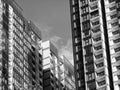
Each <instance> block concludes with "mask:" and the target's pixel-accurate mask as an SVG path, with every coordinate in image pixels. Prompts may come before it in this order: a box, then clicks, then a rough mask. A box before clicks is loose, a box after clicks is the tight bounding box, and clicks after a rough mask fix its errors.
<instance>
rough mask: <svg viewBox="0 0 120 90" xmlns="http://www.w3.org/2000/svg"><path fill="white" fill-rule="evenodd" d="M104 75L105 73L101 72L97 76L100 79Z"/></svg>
mask: <svg viewBox="0 0 120 90" xmlns="http://www.w3.org/2000/svg"><path fill="white" fill-rule="evenodd" d="M103 75H105V71H101V72H99V73H97V76H99V77H101V76H103Z"/></svg>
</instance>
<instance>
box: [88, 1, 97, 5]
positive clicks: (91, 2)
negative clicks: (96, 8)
mask: <svg viewBox="0 0 120 90" xmlns="http://www.w3.org/2000/svg"><path fill="white" fill-rule="evenodd" d="M96 2H97V0H89V3H90V4H93V3H96Z"/></svg>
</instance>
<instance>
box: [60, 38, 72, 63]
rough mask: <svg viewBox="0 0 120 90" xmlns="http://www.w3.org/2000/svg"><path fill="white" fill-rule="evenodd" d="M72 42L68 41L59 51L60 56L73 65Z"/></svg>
mask: <svg viewBox="0 0 120 90" xmlns="http://www.w3.org/2000/svg"><path fill="white" fill-rule="evenodd" d="M72 52H73V51H72V40H71V39H69V40H68V41H67V43H66V45H64V46H62V47H61V49H60V55H64V56H65V57H66V58H67V59H68V60H69V61H70V62H71V63H72V64H73V53H72Z"/></svg>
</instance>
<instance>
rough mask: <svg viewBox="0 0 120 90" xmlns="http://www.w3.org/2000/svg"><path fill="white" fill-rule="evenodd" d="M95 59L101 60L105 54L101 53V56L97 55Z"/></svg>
mask: <svg viewBox="0 0 120 90" xmlns="http://www.w3.org/2000/svg"><path fill="white" fill-rule="evenodd" d="M95 57H96V59H100V58H102V57H103V54H102V53H101V54H98V55H95Z"/></svg>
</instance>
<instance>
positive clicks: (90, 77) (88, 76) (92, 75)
mask: <svg viewBox="0 0 120 90" xmlns="http://www.w3.org/2000/svg"><path fill="white" fill-rule="evenodd" d="M93 79H95V76H94V73H90V74H88V75H87V80H88V81H89V80H93Z"/></svg>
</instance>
